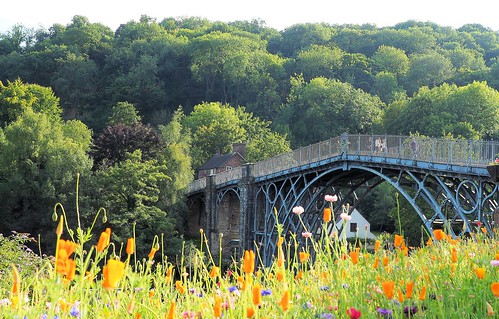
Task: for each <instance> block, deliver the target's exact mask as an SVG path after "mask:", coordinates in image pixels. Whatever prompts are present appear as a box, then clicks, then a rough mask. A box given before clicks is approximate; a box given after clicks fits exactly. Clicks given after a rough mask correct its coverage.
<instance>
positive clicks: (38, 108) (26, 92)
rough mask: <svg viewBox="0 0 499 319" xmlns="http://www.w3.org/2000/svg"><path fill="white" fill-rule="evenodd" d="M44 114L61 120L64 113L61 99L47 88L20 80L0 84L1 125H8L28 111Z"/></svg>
mask: <svg viewBox="0 0 499 319" xmlns="http://www.w3.org/2000/svg"><path fill="white" fill-rule="evenodd" d="M28 110H32V111H34V112H37V113H43V114H45V115H47V116H48V117H49V118H50V119H52V120H54V121H56V120H60V116H61V113H62V110H61V108H60V107H59V99H58V98H57V97H56V96H55V95H54V92H53V91H52V90H51V89H50V88H47V87H42V86H40V85H36V84H24V83H23V82H22V81H21V80H20V79H17V80H15V81H14V82H10V81H9V82H7V85H6V86H5V85H4V84H3V83H2V82H0V124H1V125H2V126H5V125H8V124H10V123H12V122H14V121H15V120H17V118H18V117H19V116H21V115H22V114H24V113H25V112H26V111H28Z"/></svg>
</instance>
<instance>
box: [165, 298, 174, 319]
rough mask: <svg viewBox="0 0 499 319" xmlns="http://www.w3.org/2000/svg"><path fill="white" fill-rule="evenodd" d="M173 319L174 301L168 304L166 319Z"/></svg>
mask: <svg viewBox="0 0 499 319" xmlns="http://www.w3.org/2000/svg"><path fill="white" fill-rule="evenodd" d="M174 318H175V301H172V302H170V308H168V313H167V315H166V319H174Z"/></svg>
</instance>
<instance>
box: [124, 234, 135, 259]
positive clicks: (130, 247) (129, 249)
mask: <svg viewBox="0 0 499 319" xmlns="http://www.w3.org/2000/svg"><path fill="white" fill-rule="evenodd" d="M134 252H135V239H134V238H128V240H127V241H126V253H127V255H133V253H134Z"/></svg>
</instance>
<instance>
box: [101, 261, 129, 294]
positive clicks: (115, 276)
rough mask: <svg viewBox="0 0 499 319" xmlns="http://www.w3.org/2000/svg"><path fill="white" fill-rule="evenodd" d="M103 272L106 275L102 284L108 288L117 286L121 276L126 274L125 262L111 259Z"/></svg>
mask: <svg viewBox="0 0 499 319" xmlns="http://www.w3.org/2000/svg"><path fill="white" fill-rule="evenodd" d="M102 274H103V275H104V280H103V281H102V286H103V287H104V288H106V289H113V288H116V287H118V283H119V281H120V279H121V277H123V275H124V274H125V264H124V263H123V262H121V261H119V260H116V259H109V260H108V261H107V264H106V266H104V269H103V270H102Z"/></svg>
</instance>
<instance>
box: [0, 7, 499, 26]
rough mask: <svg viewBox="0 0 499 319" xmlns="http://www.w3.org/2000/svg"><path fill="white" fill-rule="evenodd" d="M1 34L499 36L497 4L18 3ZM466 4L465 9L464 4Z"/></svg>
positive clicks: (5, 16)
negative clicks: (182, 26)
mask: <svg viewBox="0 0 499 319" xmlns="http://www.w3.org/2000/svg"><path fill="white" fill-rule="evenodd" d="M2 2H4V3H2V5H1V6H0V33H5V32H8V31H9V30H11V29H12V27H13V26H14V25H15V24H22V25H24V26H26V27H29V28H35V29H38V28H44V29H48V28H49V27H50V26H52V25H53V24H56V23H57V24H62V25H67V24H70V23H71V19H72V18H73V16H75V15H81V16H85V17H87V18H88V19H89V21H90V22H91V23H102V24H104V25H106V26H108V27H110V28H111V29H113V30H116V29H117V28H118V27H119V26H120V24H123V23H127V22H129V21H131V20H135V21H138V20H139V19H140V16H141V15H148V16H150V17H152V18H156V19H157V21H158V22H160V21H161V20H162V19H163V18H169V17H174V18H181V17H201V18H206V19H208V20H210V21H223V22H231V21H236V20H246V21H251V20H253V19H260V20H263V21H265V24H266V26H268V27H272V28H275V29H278V30H284V29H286V28H287V27H290V26H292V25H294V24H297V23H320V22H325V23H329V24H340V25H341V24H365V23H370V24H375V25H376V26H377V27H384V26H393V25H395V24H397V23H400V22H405V21H408V20H416V21H421V22H428V21H430V22H434V23H437V24H439V25H441V26H449V27H453V28H459V27H461V26H462V25H464V24H468V23H478V24H481V25H483V26H484V27H488V28H490V29H492V30H494V31H499V15H498V14H497V12H499V10H498V9H499V1H496V0H473V1H466V2H464V1H457V0H329V1H327V0H301V1H298V0H287V1H284V0H247V1H238V0H174V1H172V0H121V1H117V0H79V1H74V0H17V1H6V0H5V1H2ZM463 2H464V3H463Z"/></svg>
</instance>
